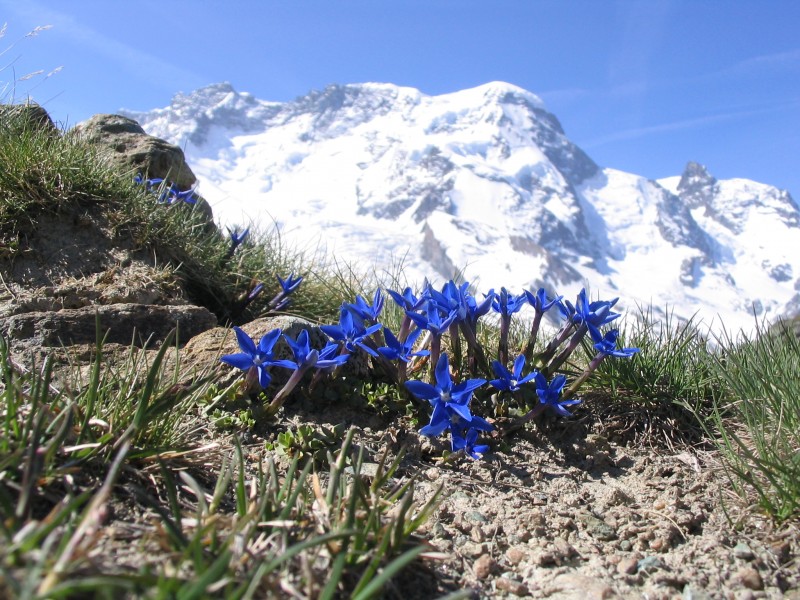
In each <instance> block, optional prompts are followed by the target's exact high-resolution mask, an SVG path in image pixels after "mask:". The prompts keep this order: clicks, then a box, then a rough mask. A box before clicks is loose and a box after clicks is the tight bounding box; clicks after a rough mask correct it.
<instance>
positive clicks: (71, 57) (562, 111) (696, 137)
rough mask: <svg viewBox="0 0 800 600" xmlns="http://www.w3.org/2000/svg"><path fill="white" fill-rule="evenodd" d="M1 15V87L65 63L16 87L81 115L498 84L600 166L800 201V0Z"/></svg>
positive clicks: (53, 4)
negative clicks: (242, 99) (242, 98)
mask: <svg viewBox="0 0 800 600" xmlns="http://www.w3.org/2000/svg"><path fill="white" fill-rule="evenodd" d="M3 22H7V23H8V28H7V31H6V33H5V36H4V37H3V39H2V40H0V51H2V50H4V49H6V48H8V47H9V46H10V45H11V44H14V45H13V47H12V48H10V49H9V50H8V51H7V52H6V53H5V54H3V55H2V56H0V69H2V70H1V71H0V82H2V83H0V85H2V84H7V83H9V82H10V81H12V80H13V79H14V77H16V78H17V79H19V78H20V77H22V76H23V75H25V74H27V73H29V72H31V71H35V70H38V69H42V70H43V71H44V72H45V74H47V73H49V72H50V71H52V70H54V69H57V68H58V67H62V69H61V70H60V71H59V72H58V73H56V74H54V75H52V76H51V77H49V78H46V79H45V78H44V75H42V76H39V77H38V78H34V79H31V80H28V81H20V82H18V83H17V84H16V89H15V91H14V95H15V97H17V98H20V97H24V96H25V95H27V94H30V95H31V96H32V97H33V98H34V99H35V100H37V101H39V102H40V103H42V104H44V105H45V107H46V108H47V109H48V110H49V111H50V112H51V114H52V115H53V117H54V118H55V119H56V120H58V121H60V122H62V123H66V124H68V125H72V124H74V123H76V122H78V121H80V120H82V119H85V118H87V117H88V116H90V115H92V114H94V113H99V112H115V111H116V110H118V109H119V108H123V107H124V108H129V109H134V110H147V109H151V108H156V107H162V106H166V105H167V104H169V101H170V99H171V97H172V96H173V95H174V94H175V93H176V92H179V91H183V92H188V91H191V90H193V89H196V88H198V87H202V86H204V85H207V84H209V83H216V82H220V81H229V82H231V83H232V84H233V85H234V87H235V88H236V89H238V90H239V91H247V92H251V93H253V94H254V95H256V96H257V97H259V98H262V99H264V100H273V101H287V100H291V99H293V98H295V97H297V96H300V95H303V94H305V93H307V92H308V91H310V90H312V89H321V88H323V87H324V86H326V85H327V84H330V83H358V82H364V81H379V82H389V83H395V84H398V85H405V86H411V87H415V88H418V89H420V90H421V91H422V92H424V93H426V94H431V95H434V94H442V93H448V92H453V91H457V90H460V89H464V88H468V87H473V86H476V85H480V84H482V83H486V82H489V81H495V80H500V81H508V82H510V83H513V84H515V85H518V86H520V87H523V88H525V89H528V90H530V91H532V92H534V93H536V94H538V95H539V96H541V97H542V99H543V100H544V101H545V103H546V104H547V107H548V109H549V110H550V111H551V112H553V113H554V114H555V115H556V116H557V117H558V118H559V120H560V121H561V123H562V125H563V126H564V129H565V130H566V132H567V135H568V136H569V137H570V138H571V139H572V140H573V141H574V142H576V143H577V144H578V145H579V146H581V147H582V148H583V149H584V150H586V151H587V152H588V153H589V155H590V156H591V157H592V158H594V159H595V161H597V162H598V163H599V164H601V165H603V166H608V167H613V168H617V169H622V170H625V171H630V172H634V173H638V174H641V175H645V176H647V177H650V178H658V177H664V176H668V175H678V174H680V173H681V171H682V170H683V167H684V166H685V164H686V162H687V161H688V160H696V161H699V162H701V163H703V164H705V165H707V166H708V168H709V170H710V171H711V172H712V173H713V174H715V175H716V176H717V177H719V178H730V177H746V178H750V179H755V180H757V181H762V182H765V183H770V184H773V185H777V186H779V187H782V188H786V189H788V190H789V191H790V192H792V194H793V196H794V197H795V199H796V200H800V158H798V157H800V38H799V37H798V36H797V27H798V26H800V2H798V1H797V0H764V1H761V2H756V1H755V0H752V1H751V0H748V1H742V0H672V1H668V0H663V1H662V0H638V1H633V0H628V1H615V2H614V1H602V0H585V1H578V0H574V1H570V0H485V1H482V2H478V1H475V0H402V1H400V0H291V1H290V0H284V1H280V2H278V1H273V0H261V1H256V0H250V1H245V0H228V1H221V0H219V1H218V0H183V1H181V0H159V1H150V0H143V1H134V0H130V1H126V2H121V1H116V0H103V1H90V0H72V1H70V2H64V1H56V0H50V1H45V0H38V1H26V0H0V24H2V23H3ZM43 25H52V28H50V29H48V30H46V31H42V32H40V33H39V34H38V35H37V36H35V37H28V38H24V37H23V36H25V34H26V33H27V32H29V31H30V30H31V29H33V28H34V27H36V26H43ZM20 38H22V39H20ZM3 67H5V68H3ZM0 89H1V88H0ZM9 93H10V91H9V89H7V90H6V92H5V96H6V97H8V96H9Z"/></svg>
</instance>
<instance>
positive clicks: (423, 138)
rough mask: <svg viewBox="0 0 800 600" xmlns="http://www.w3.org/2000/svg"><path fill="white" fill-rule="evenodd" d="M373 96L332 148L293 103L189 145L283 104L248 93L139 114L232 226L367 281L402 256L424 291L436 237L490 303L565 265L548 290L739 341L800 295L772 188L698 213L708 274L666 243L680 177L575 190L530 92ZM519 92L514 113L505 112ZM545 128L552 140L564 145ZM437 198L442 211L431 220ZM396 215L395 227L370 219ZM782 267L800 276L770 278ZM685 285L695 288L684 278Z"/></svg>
mask: <svg viewBox="0 0 800 600" xmlns="http://www.w3.org/2000/svg"><path fill="white" fill-rule="evenodd" d="M361 88H362V93H374V94H376V95H378V96H380V97H381V98H387V99H389V100H388V101H389V102H390V105H389V108H388V110H387V109H386V108H385V105H384V106H383V108H381V109H380V110H376V111H374V112H370V113H367V112H366V111H365V110H362V111H361V112H359V108H358V107H357V106H350V107H347V108H346V109H344V108H343V109H342V110H343V111H345V112H346V118H345V119H344V120H343V121H341V122H334V123H328V124H327V125H326V128H327V129H326V132H327V133H326V134H325V135H317V134H318V131H317V130H315V128H314V122H315V118H317V117H318V115H314V114H310V113H307V112H306V113H304V112H302V111H299V112H290V111H289V109H288V108H287V109H286V111H287V112H286V114H284V116H283V117H281V119H276V120H274V121H269V123H268V124H267V123H266V122H265V124H264V125H263V126H262V127H256V128H254V129H252V130H251V129H248V130H247V131H245V130H243V128H242V126H241V124H238V125H236V126H235V127H228V126H226V125H225V122H224V120H221V121H220V122H219V123H216V125H215V124H214V123H215V122H214V120H213V119H212V121H211V122H212V126H211V127H210V128H207V130H205V131H204V141H202V143H201V144H200V145H199V146H198V145H195V144H194V143H192V142H190V141H187V140H189V139H191V138H192V132H193V131H194V129H193V128H195V127H196V121H195V120H194V119H189V120H186V118H185V115H186V114H196V113H201V112H205V113H206V114H211V115H213V114H216V112H215V111H216V109H218V108H219V106H220V105H224V106H226V107H227V108H228V109H233V110H235V109H236V108H237V107H242V108H241V110H243V111H246V112H247V114H248V115H253V117H252V118H253V119H255V120H254V121H253V122H257V119H267V117H266V116H265V115H268V114H271V113H269V111H274V110H276V108H280V107H281V106H282V105H279V104H276V103H268V102H263V101H261V100H257V99H254V98H252V97H251V96H245V95H244V94H241V95H237V94H234V95H231V94H230V93H226V94H224V96H223V97H222V98H221V99H219V98H218V99H217V101H218V102H219V104H218V105H215V106H212V107H203V106H196V107H191V106H189V107H187V106H186V105H187V103H188V102H189V101H190V99H191V95H190V96H181V97H180V100H181V102H182V104H181V110H180V114H176V112H177V111H176V110H172V111H171V110H170V108H166V109H158V110H156V111H153V112H152V113H139V114H137V115H135V116H136V118H138V119H139V120H140V121H141V122H142V124H143V126H144V127H145V128H146V130H148V132H150V133H152V134H154V135H158V136H160V137H164V138H166V139H169V140H170V141H173V142H177V143H182V144H185V150H186V154H187V160H188V162H189V164H190V165H191V167H192V169H193V171H194V172H195V174H196V175H197V177H198V179H199V180H200V182H201V185H200V188H199V190H198V191H199V192H200V193H201V194H202V195H203V196H204V197H205V198H206V199H207V200H208V201H209V202H210V203H211V206H212V208H213V210H214V214H215V216H216V218H217V219H218V220H219V221H220V222H221V223H222V224H223V225H229V226H234V225H243V224H245V223H249V222H253V223H256V224H257V225H260V226H261V227H262V228H268V227H271V226H273V223H276V224H277V226H278V227H279V229H280V231H281V232H282V235H283V236H284V237H285V238H286V239H287V241H289V242H292V243H294V244H295V245H297V246H300V247H309V248H318V247H323V248H325V249H326V250H327V251H328V252H329V253H333V254H334V255H335V256H336V257H337V258H338V259H340V260H344V261H346V262H352V263H355V264H360V265H363V266H365V267H366V268H374V269H378V270H383V269H387V270H391V269H392V266H393V265H395V264H397V262H398V259H399V258H402V257H405V262H404V264H405V269H406V275H407V276H408V278H409V279H410V280H412V281H421V280H422V278H423V277H426V276H427V277H429V278H431V279H433V280H434V281H436V280H441V279H442V278H443V276H446V275H447V274H436V273H435V272H433V270H432V268H431V267H430V265H428V264H427V263H426V262H425V261H424V260H423V259H422V257H421V254H420V247H421V244H422V239H423V238H422V230H423V226H424V225H426V224H427V227H429V228H430V229H431V230H432V231H433V232H434V234H435V236H436V239H437V240H438V242H439V244H440V245H441V246H442V247H443V248H444V249H445V252H446V258H447V259H448V260H449V261H450V262H451V263H452V264H453V265H455V267H456V268H463V269H464V271H465V275H466V277H467V278H468V279H470V280H478V281H479V282H480V286H481V288H482V289H484V290H487V289H489V288H490V287H493V288H495V289H497V288H499V287H501V286H505V287H506V288H509V289H510V290H513V291H520V290H521V289H523V288H530V287H537V286H538V285H539V282H541V281H549V280H552V281H564V280H565V277H566V278H567V279H568V276H567V275H565V274H564V273H563V272H558V273H556V272H555V271H548V268H550V269H553V268H554V267H553V265H558V264H562V263H566V264H568V265H569V266H570V267H572V268H573V269H575V270H576V271H577V272H578V273H579V276H580V277H579V280H576V281H572V282H571V283H569V284H568V285H566V286H564V287H561V288H559V289H557V290H551V291H552V292H553V293H556V292H557V293H561V294H565V295H567V297H569V296H571V295H574V294H575V293H577V292H578V291H579V289H580V287H582V286H584V285H586V286H588V287H589V288H590V289H591V290H592V293H593V294H594V295H599V296H601V297H606V296H608V297H613V296H620V297H621V298H622V300H621V304H622V303H624V304H625V306H627V307H629V308H633V307H634V306H635V304H636V303H639V304H642V305H648V304H650V303H652V304H653V305H654V308H656V309H664V308H667V307H668V308H669V309H670V310H672V309H674V311H675V314H676V315H678V316H682V317H684V318H689V317H691V316H693V315H695V314H697V315H698V316H699V317H700V318H702V319H703V320H704V321H705V322H706V323H709V324H712V323H713V324H715V325H717V326H718V325H720V324H724V325H725V327H727V328H728V329H737V328H746V329H749V328H750V327H751V326H752V325H753V323H754V318H753V307H754V306H755V307H757V309H758V310H760V311H762V312H761V315H766V316H778V315H780V314H781V313H782V311H783V310H785V308H786V306H787V304H788V303H789V302H790V301H791V300H792V298H793V297H794V296H795V294H796V293H797V292H796V291H795V290H794V285H795V281H797V280H798V278H800V254H799V253H798V252H797V249H798V248H800V228H797V227H789V226H787V225H786V223H785V222H784V221H783V220H781V217H780V214H781V211H786V210H787V206H789V210H790V212H791V206H790V205H789V204H787V201H786V200H785V197H784V196H782V195H781V192H779V191H778V190H776V189H775V188H772V187H771V186H767V185H764V184H759V183H756V182H752V181H748V180H740V179H735V180H727V181H720V182H719V190H720V191H719V194H718V196H717V197H716V198H715V204H714V210H715V211H717V212H718V215H717V217H715V216H714V215H713V214H711V212H709V210H707V209H705V208H703V207H701V208H696V209H694V210H693V211H692V213H691V214H692V217H693V218H694V219H695V221H696V222H697V224H698V225H699V227H700V228H701V229H702V230H703V231H704V232H705V233H706V234H707V236H708V237H709V238H710V239H711V240H713V244H714V247H715V248H716V251H715V256H713V257H712V259H710V261H711V262H709V259H708V257H706V258H705V259H704V258H703V257H702V256H701V252H700V251H699V250H698V249H696V248H692V247H688V246H683V245H679V246H674V245H673V244H671V243H670V242H669V241H667V240H665V239H664V238H663V237H662V235H661V233H660V231H659V227H658V225H659V202H660V201H661V200H662V199H663V198H664V193H665V192H664V190H667V191H668V192H670V193H673V194H674V193H677V186H678V183H679V181H680V177H669V178H665V179H662V180H659V181H658V182H653V181H649V180H647V179H645V178H643V177H640V176H638V175H634V174H631V173H625V172H622V171H618V170H614V169H602V170H600V171H599V172H598V173H597V174H596V175H595V176H594V177H592V178H590V179H588V180H586V181H583V182H581V183H579V184H577V185H572V184H570V182H568V181H567V179H566V178H565V176H564V174H562V172H561V171H559V170H558V168H556V166H555V165H554V164H553V162H551V161H550V159H548V154H547V152H548V151H549V149H548V148H547V147H543V146H540V145H538V143H537V142H536V139H534V134H533V133H532V129H533V127H534V125H536V126H544V125H539V124H537V123H536V119H537V118H538V117H537V115H536V114H535V113H534V112H533V110H532V109H536V110H546V109H545V107H544V104H543V103H542V101H541V100H540V99H539V98H538V97H537V96H535V95H534V94H532V93H530V92H527V91H525V90H522V89H521V88H517V87H516V86H512V85H510V84H505V83H498V82H493V83H489V84H486V85H483V86H479V87H477V88H473V89H471V90H464V91H461V92H456V93H452V94H446V95H442V96H426V95H424V94H422V93H420V92H419V91H418V90H414V89H412V88H402V87H397V86H392V85H390V84H377V83H369V84H361ZM198 94H200V92H198ZM509 94H510V95H512V96H513V97H514V101H513V102H503V101H502V100H503V99H504V98H506V97H507V96H508V95H509ZM201 97H202V94H200V96H198V98H201ZM376 97H377V96H376ZM204 101H205V100H204ZM198 102H200V100H198ZM283 106H284V108H286V106H288V105H283ZM549 131H550V132H551V133H552V135H553V136H554V139H555V143H558V144H561V143H568V140H566V138H565V137H563V135H562V134H561V133H558V132H555V131H553V130H552V129H551V130H549ZM331 132H333V133H331ZM429 195H430V197H431V198H433V200H429V201H430V202H434V204H436V206H434V207H433V208H432V209H430V210H429V211H428V212H427V213H424V211H423V209H424V205H425V203H426V202H427V201H426V200H424V198H426V197H427V196H429ZM403 202H405V204H403ZM392 203H397V204H394V205H393V204H392ZM387 207H393V208H392V210H393V211H394V213H393V214H396V215H397V216H396V217H395V218H394V219H388V218H376V217H375V216H373V214H372V213H373V212H374V211H376V210H379V209H380V210H386V209H387ZM794 210H795V212H796V207H795V208H794ZM420 211H423V212H420ZM719 214H722V215H724V216H725V218H726V219H728V222H727V224H725V223H724V222H723V220H721V219H720V218H719ZM545 222H548V223H553V222H557V223H560V224H561V226H562V227H563V229H564V231H568V232H571V233H572V235H573V238H574V239H575V240H576V241H575V244H574V247H564V248H555V247H550V248H549V250H545V249H544V248H543V247H542V246H541V245H539V243H538V241H537V240H539V236H540V235H541V233H542V228H543V223H545ZM732 228H733V229H732ZM587 248H592V249H593V250H592V252H591V253H590V252H589V250H587ZM692 261H694V262H692ZM704 261H705V262H704ZM776 269H777V271H776ZM776 272H779V273H789V276H788V278H787V277H783V276H781V277H777V279H776V276H775V273H776ZM689 274H694V275H695V276H696V285H695V287H691V286H688V285H686V283H685V282H683V281H682V279H681V278H682V275H683V276H684V278H685V277H686V276H687V275H689ZM450 275H452V274H450ZM781 278H783V279H785V280H784V281H778V279H781Z"/></svg>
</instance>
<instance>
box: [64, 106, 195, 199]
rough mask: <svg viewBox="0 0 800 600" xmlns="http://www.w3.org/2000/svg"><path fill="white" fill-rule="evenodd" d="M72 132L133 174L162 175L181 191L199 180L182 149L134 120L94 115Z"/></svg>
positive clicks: (122, 169)
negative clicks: (187, 162) (143, 127)
mask: <svg viewBox="0 0 800 600" xmlns="http://www.w3.org/2000/svg"><path fill="white" fill-rule="evenodd" d="M71 133H72V134H73V135H78V136H80V137H81V138H83V139H84V140H85V141H87V142H89V143H91V144H92V145H94V146H95V147H96V148H97V149H98V151H99V152H100V153H101V154H102V155H103V157H104V158H106V159H107V160H109V161H110V162H112V163H114V164H116V165H118V166H119V168H120V170H121V171H130V173H131V175H134V174H135V173H136V172H137V171H138V172H141V173H142V175H143V176H145V177H161V178H163V179H167V180H169V181H172V182H173V183H174V184H175V185H176V186H177V187H178V188H179V189H181V190H186V189H189V188H191V187H192V186H193V185H194V184H195V182H196V181H197V178H196V177H195V176H194V173H192V170H191V169H190V168H189V165H187V164H186V159H185V157H184V155H183V150H181V149H180V148H178V146H174V145H172V144H170V143H168V142H165V141H164V140H162V139H159V138H156V137H153V136H151V135H147V134H146V133H145V131H144V129H142V127H141V125H139V124H138V123H137V122H136V121H134V120H133V119H129V118H127V117H123V116H121V115H94V116H93V117H91V118H90V119H88V120H86V121H84V122H82V123H79V124H78V125H76V126H75V127H74V128H73V129H72V130H71Z"/></svg>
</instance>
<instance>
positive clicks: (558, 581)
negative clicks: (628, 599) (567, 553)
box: [548, 573, 615, 600]
mask: <svg viewBox="0 0 800 600" xmlns="http://www.w3.org/2000/svg"><path fill="white" fill-rule="evenodd" d="M548 591H549V592H551V595H552V594H554V593H557V592H566V593H570V592H571V593H576V592H577V593H580V597H581V599H582V600H605V599H606V598H613V597H614V596H615V593H614V588H612V587H611V586H610V585H608V584H607V583H604V582H603V581H600V580H599V579H597V578H594V577H587V576H586V575H576V574H574V573H564V574H563V575H559V576H558V577H556V578H555V580H554V581H553V584H552V586H551V587H550V588H549V589H548Z"/></svg>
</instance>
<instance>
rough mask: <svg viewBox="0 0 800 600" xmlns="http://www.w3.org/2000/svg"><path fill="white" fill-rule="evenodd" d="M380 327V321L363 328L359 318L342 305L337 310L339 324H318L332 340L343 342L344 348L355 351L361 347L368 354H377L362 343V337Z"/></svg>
mask: <svg viewBox="0 0 800 600" xmlns="http://www.w3.org/2000/svg"><path fill="white" fill-rule="evenodd" d="M380 328H381V325H380V323H376V324H375V325H372V326H371V327H368V328H365V327H364V324H363V323H361V322H360V320H359V319H356V318H354V317H353V314H352V313H351V312H350V311H349V310H347V308H346V307H343V308H342V309H341V310H340V311H339V324H338V325H320V329H322V331H324V332H325V334H326V335H327V336H328V337H330V338H331V339H332V340H335V341H337V342H342V343H344V346H345V348H347V350H348V351H349V352H355V351H356V350H357V349H358V348H361V349H362V350H364V352H366V353H367V354H369V355H370V356H378V353H377V352H376V351H375V350H373V349H372V348H370V347H369V346H367V345H366V344H365V343H364V341H363V340H364V338H366V337H369V336H371V335H372V334H373V333H375V332H376V331H378V330H379V329H380Z"/></svg>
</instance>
